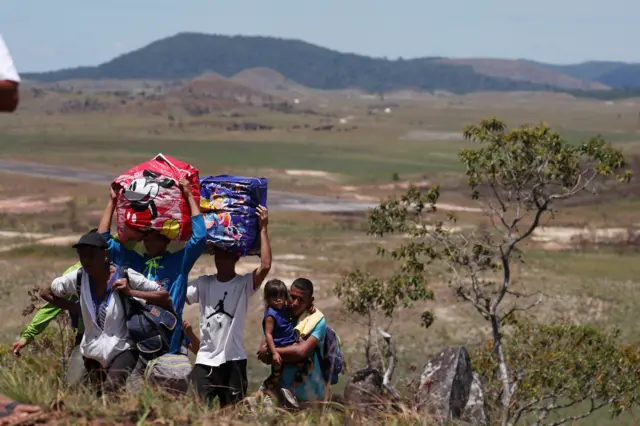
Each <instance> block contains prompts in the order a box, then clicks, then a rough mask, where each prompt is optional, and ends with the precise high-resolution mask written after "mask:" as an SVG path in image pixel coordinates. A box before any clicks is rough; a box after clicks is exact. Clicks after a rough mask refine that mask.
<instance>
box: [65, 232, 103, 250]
mask: <svg viewBox="0 0 640 426" xmlns="http://www.w3.org/2000/svg"><path fill="white" fill-rule="evenodd" d="M80 247H96V248H99V249H107V248H109V245H108V244H107V240H105V239H104V237H103V236H102V234H101V233H99V232H98V231H97V230H94V229H92V230H91V231H89V232H87V233H86V234H84V235H83V236H82V237H80V239H79V240H78V242H77V243H75V244H74V245H73V248H74V249H77V248H80Z"/></svg>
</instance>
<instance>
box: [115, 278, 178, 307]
mask: <svg viewBox="0 0 640 426" xmlns="http://www.w3.org/2000/svg"><path fill="white" fill-rule="evenodd" d="M127 276H128V279H127V278H120V279H118V280H116V282H114V283H113V286H112V288H113V290H114V291H119V292H121V293H122V294H125V295H127V296H131V297H136V298H138V299H142V300H144V301H146V302H147V303H150V304H152V305H156V306H161V307H163V308H166V309H171V308H172V307H173V304H172V301H171V296H170V295H169V292H168V291H167V290H165V289H163V288H162V287H160V286H159V285H158V284H157V283H156V282H154V281H151V280H149V279H147V278H145V277H144V275H142V274H140V273H138V272H136V271H133V270H129V271H128V272H127Z"/></svg>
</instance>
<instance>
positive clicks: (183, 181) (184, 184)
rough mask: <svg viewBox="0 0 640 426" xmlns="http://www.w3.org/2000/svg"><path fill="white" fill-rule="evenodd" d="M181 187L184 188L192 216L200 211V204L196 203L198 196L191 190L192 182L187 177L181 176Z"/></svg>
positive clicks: (184, 195) (183, 192)
mask: <svg viewBox="0 0 640 426" xmlns="http://www.w3.org/2000/svg"><path fill="white" fill-rule="evenodd" d="M180 189H181V190H182V196H183V197H184V198H185V200H187V205H188V206H189V213H190V216H195V215H197V214H199V213H200V206H199V205H198V203H196V198H195V197H194V196H193V192H191V184H190V183H189V181H188V180H187V179H185V178H180Z"/></svg>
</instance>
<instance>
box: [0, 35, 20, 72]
mask: <svg viewBox="0 0 640 426" xmlns="http://www.w3.org/2000/svg"><path fill="white" fill-rule="evenodd" d="M0 80H8V81H14V82H16V83H20V76H19V75H18V71H17V70H16V66H15V65H14V63H13V59H12V58H11V54H9V49H8V48H7V45H6V44H5V43H4V39H3V38H2V35H0Z"/></svg>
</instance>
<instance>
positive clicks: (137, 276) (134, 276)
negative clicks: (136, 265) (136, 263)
mask: <svg viewBox="0 0 640 426" xmlns="http://www.w3.org/2000/svg"><path fill="white" fill-rule="evenodd" d="M127 273H128V274H129V285H130V286H131V288H132V289H134V290H140V291H158V290H160V289H161V288H162V287H160V285H159V284H158V283H156V282H155V281H151V280H150V279H147V278H145V276H144V275H142V274H141V273H140V272H137V271H134V270H133V269H129V270H128V271H127Z"/></svg>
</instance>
